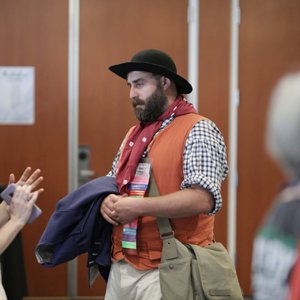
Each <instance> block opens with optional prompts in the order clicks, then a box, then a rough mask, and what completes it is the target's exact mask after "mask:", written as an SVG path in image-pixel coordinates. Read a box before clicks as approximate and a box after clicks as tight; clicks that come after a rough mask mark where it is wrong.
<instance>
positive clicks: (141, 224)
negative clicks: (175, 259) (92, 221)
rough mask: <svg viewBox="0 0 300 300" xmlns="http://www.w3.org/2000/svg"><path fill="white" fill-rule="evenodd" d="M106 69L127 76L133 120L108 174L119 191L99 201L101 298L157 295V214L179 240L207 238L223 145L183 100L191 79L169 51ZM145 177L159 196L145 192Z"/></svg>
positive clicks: (223, 164)
mask: <svg viewBox="0 0 300 300" xmlns="http://www.w3.org/2000/svg"><path fill="white" fill-rule="evenodd" d="M109 69H110V70H111V71H112V72H113V73H115V74H116V75H118V76H120V77H122V78H123V79H125V80H126V81H127V84H128V86H129V97H130V99H131V103H132V106H133V110H134V113H135V116H136V118H137V119H138V121H139V122H138V123H137V125H135V126H134V127H132V128H131V129H130V130H129V131H128V133H127V135H126V137H125V139H124V140H123V143H122V144H121V147H120V149H119V151H118V153H117V155H116V157H115V160H114V162H113V165H112V169H111V171H110V172H109V174H108V176H115V177H116V181H117V184H118V188H119V192H120V195H113V194H111V195H108V196H107V197H106V198H105V199H104V200H103V203H102V205H101V208H100V211H101V214H102V216H103V217H104V219H106V220H107V221H108V222H109V223H111V224H113V225H114V229H113V237H112V240H113V247H112V262H113V263H112V266H111V270H110V274H109V279H108V282H107V288H106V294H105V300H117V299H120V300H121V299H122V300H123V299H130V300H134V299H151V300H158V299H162V297H161V290H160V282H159V270H158V265H159V263H160V259H161V251H162V242H161V239H160V235H159V231H158V226H157V223H156V217H167V218H169V219H170V221H171V224H172V228H173V230H174V232H175V236H176V238H178V239H179V240H180V241H181V242H183V243H191V244H196V245H200V246H203V247H205V246H207V245H209V244H211V243H213V242H214V219H215V214H216V213H217V212H218V211H219V210H220V208H221V206H222V198H221V183H222V181H223V180H224V179H225V177H226V175H227V173H228V165H227V160H226V147H225V144H224V139H223V136H222V134H221V132H220V130H219V129H218V128H217V126H216V125H215V124H214V123H213V122H212V121H211V120H209V119H207V118H205V117H203V116H200V115H199V114H197V112H196V111H195V109H194V107H193V106H192V104H190V103H189V102H188V101H187V100H186V99H185V96H184V95H185V94H189V93H191V92H192V86H191V84H190V83H189V82H188V81H187V80H186V79H184V78H183V77H181V76H180V75H178V74H177V69H176V65H175V63H174V61H173V60H172V58H171V57H170V56H169V55H168V54H166V53H164V52H162V51H160V50H156V49H146V50H142V51H140V52H138V53H136V54H135V55H134V56H133V57H132V59H131V60H130V61H128V62H124V63H121V64H117V65H113V66H110V68H109ZM145 158H147V159H148V160H145ZM150 176H153V177H154V179H155V182H156V184H157V187H158V190H159V193H160V196H156V197H148V194H147V187H148V184H149V180H150Z"/></svg>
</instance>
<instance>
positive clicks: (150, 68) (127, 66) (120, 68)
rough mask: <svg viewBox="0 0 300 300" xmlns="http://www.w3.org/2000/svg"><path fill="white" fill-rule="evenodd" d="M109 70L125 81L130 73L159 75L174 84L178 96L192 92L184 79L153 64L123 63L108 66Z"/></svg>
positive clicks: (191, 88)
mask: <svg viewBox="0 0 300 300" xmlns="http://www.w3.org/2000/svg"><path fill="white" fill-rule="evenodd" d="M109 70H110V71H112V72H113V73H115V74H116V75H118V76H120V77H122V78H124V79H127V74H128V73H129V72H132V71H144V72H149V73H154V74H160V75H163V76H166V77H168V78H170V79H171V80H173V81H174V82H175V85H176V88H177V92H178V94H189V93H191V92H192V90H193V87H192V86H191V84H190V83H189V82H188V81H187V80H186V79H184V78H183V77H181V76H180V75H178V74H176V73H174V72H172V71H170V70H168V69H166V68H164V67H161V66H159V65H155V64H150V63H144V62H125V63H122V64H117V65H113V66H110V67H109Z"/></svg>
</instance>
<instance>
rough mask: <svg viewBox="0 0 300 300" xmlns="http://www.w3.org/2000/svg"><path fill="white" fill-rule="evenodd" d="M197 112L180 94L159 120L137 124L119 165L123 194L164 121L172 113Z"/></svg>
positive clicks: (118, 180)
mask: <svg viewBox="0 0 300 300" xmlns="http://www.w3.org/2000/svg"><path fill="white" fill-rule="evenodd" d="M189 113H196V110H195V109H194V107H193V105H192V104H191V103H189V102H187V101H186V99H184V98H183V97H182V96H179V97H178V98H177V99H176V100H175V101H174V102H173V103H172V104H171V105H170V106H169V107H168V108H167V110H166V111H165V112H164V113H163V114H161V115H160V116H159V118H158V119H157V121H155V122H153V123H149V124H146V125H145V124H144V125H142V124H141V123H139V124H137V125H136V126H135V127H134V128H133V129H132V131H131V133H130V134H129V136H128V137H127V139H126V140H125V145H124V149H123V151H122V154H121V157H120V160H119V162H118V166H117V174H116V181H117V184H118V188H119V192H120V193H121V194H122V193H124V192H125V190H126V185H127V183H129V182H130V181H131V180H132V179H133V177H134V174H135V170H136V167H137V165H138V163H139V161H140V159H141V158H142V155H143V153H144V152H145V150H146V149H147V147H148V145H149V144H150V142H151V140H152V138H153V136H154V135H155V133H156V132H157V131H158V130H159V128H160V127H161V125H162V123H163V121H165V120H166V119H169V118H170V117H171V116H172V115H174V116H175V117H177V116H181V115H185V114H189Z"/></svg>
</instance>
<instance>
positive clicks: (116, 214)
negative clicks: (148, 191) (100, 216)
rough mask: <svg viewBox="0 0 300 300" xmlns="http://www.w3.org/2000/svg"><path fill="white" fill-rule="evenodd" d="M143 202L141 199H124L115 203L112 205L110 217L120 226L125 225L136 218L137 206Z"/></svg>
mask: <svg viewBox="0 0 300 300" xmlns="http://www.w3.org/2000/svg"><path fill="white" fill-rule="evenodd" d="M141 201H143V199H142V198H138V199H137V198H133V197H124V198H123V199H120V201H116V202H115V203H114V205H113V210H112V212H111V217H112V218H113V219H114V220H116V221H118V222H119V223H121V224H127V223H130V222H131V221H133V220H134V219H135V218H137V217H138V216H139V215H138V213H137V211H138V206H139V204H140V203H141Z"/></svg>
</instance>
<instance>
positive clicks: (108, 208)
mask: <svg viewBox="0 0 300 300" xmlns="http://www.w3.org/2000/svg"><path fill="white" fill-rule="evenodd" d="M123 197H124V196H120V195H115V194H110V195H108V196H106V197H105V198H104V200H103V201H102V204H101V207H100V212H101V214H102V216H103V218H104V219H105V220H106V221H107V222H108V223H110V224H112V225H115V226H118V225H119V222H118V220H116V219H115V218H114V217H113V216H112V213H113V211H114V205H115V203H117V202H118V201H119V200H120V199H121V198H123Z"/></svg>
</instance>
